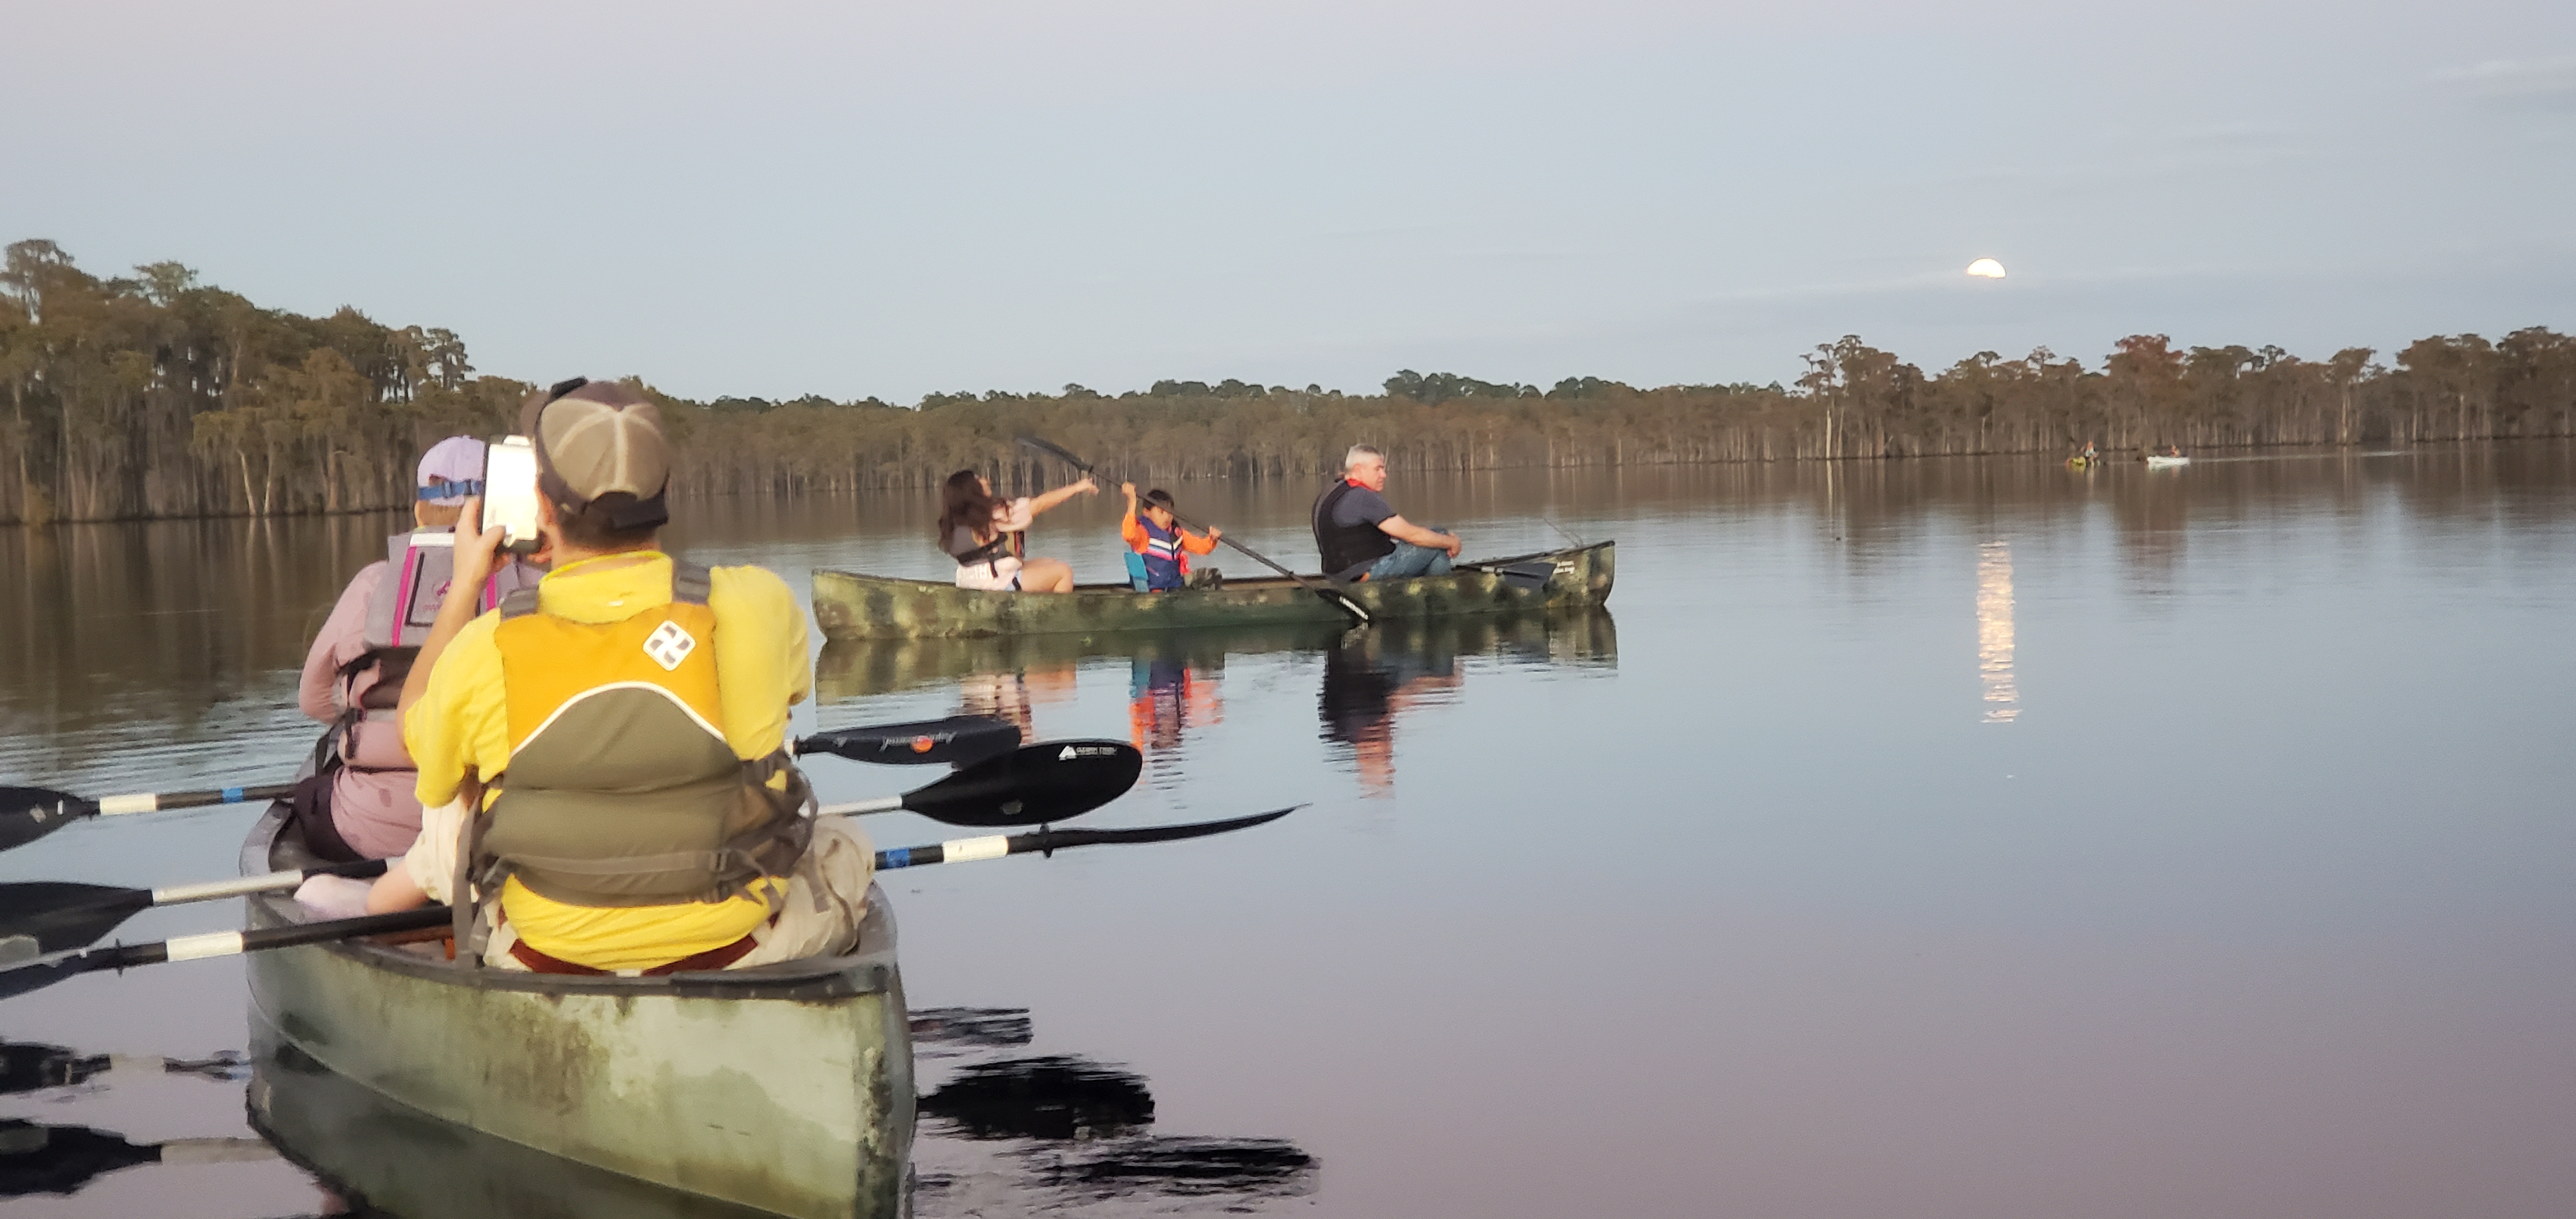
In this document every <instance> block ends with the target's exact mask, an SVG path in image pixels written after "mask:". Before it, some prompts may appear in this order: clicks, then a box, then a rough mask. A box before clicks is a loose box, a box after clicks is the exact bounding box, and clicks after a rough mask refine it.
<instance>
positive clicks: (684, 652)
mask: <svg viewBox="0 0 2576 1219" xmlns="http://www.w3.org/2000/svg"><path fill="white" fill-rule="evenodd" d="M696 650H698V641H697V640H695V639H692V638H690V637H689V633H688V632H687V631H685V630H682V629H681V627H680V624H679V623H676V622H665V623H663V624H662V625H660V626H658V627H655V628H653V633H652V634H651V635H650V636H647V637H646V638H645V640H644V654H645V655H647V656H650V657H652V658H653V663H655V664H657V665H660V666H662V671H663V672H665V673H668V672H670V671H672V670H675V669H677V668H679V667H680V662H681V661H683V660H687V659H688V658H689V653H691V652H694V651H696Z"/></svg>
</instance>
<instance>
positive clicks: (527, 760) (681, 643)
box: [471, 560, 814, 906]
mask: <svg viewBox="0 0 2576 1219" xmlns="http://www.w3.org/2000/svg"><path fill="white" fill-rule="evenodd" d="M708 581H709V577H708V573H707V569H705V568H703V567H699V566H697V565H695V564H688V563H681V562H679V561H677V560H674V561H673V562H672V564H671V602H670V604H668V605H660V606H654V607H652V608H649V609H646V610H643V611H641V612H639V613H637V614H635V615H634V616H632V617H629V618H624V619H621V620H619V621H616V622H604V623H590V622H575V621H572V620H570V619H567V618H560V617H556V616H554V615H552V614H548V613H545V612H544V611H543V610H541V609H540V608H538V604H537V590H536V589H533V588H530V589H524V590H521V591H519V592H515V593H512V594H511V595H510V596H509V597H507V598H505V599H504V600H503V602H502V605H501V622H500V624H499V626H498V628H497V629H496V630H494V632H493V642H494V643H495V644H496V645H497V647H498V648H499V650H500V653H501V675H502V689H503V698H504V701H505V702H506V704H507V711H508V719H509V733H510V768H509V771H508V772H507V773H506V774H504V775H503V776H501V778H500V780H499V782H498V783H497V786H498V787H499V789H500V795H499V796H498V797H496V798H495V799H494V800H493V801H492V803H491V806H490V807H489V809H488V810H487V811H486V812H485V813H484V814H483V816H482V817H480V818H478V819H477V826H478V832H477V834H476V843H475V846H474V848H473V850H472V852H471V854H472V856H473V859H474V862H473V864H472V869H473V871H474V872H475V873H477V874H479V876H480V883H481V885H482V887H483V889H484V891H485V892H497V891H498V888H499V882H500V881H501V880H502V879H503V878H504V877H507V876H515V877H517V878H518V880H519V883H521V884H523V885H526V886H527V887H528V888H529V889H530V890H532V891H534V892H535V893H536V894H537V895H539V896H541V897H545V898H548V899H551V900H553V901H557V902H564V903H568V904H572V905H580V906H657V905H670V904H675V903H679V902H690V901H720V900H723V899H725V898H727V897H731V896H735V895H737V894H740V893H742V892H744V891H746V890H747V889H748V887H749V886H750V885H751V883H752V882H754V881H756V880H758V879H759V878H761V877H780V876H785V875H787V874H788V873H789V871H791V870H792V869H793V868H794V867H795V864H796V861H797V859H798V858H800V857H801V856H803V855H804V853H805V848H806V844H807V843H808V842H809V841H810V840H811V838H812V836H813V826H814V823H813V817H812V815H811V813H812V809H813V807H814V798H813V791H812V789H811V788H810V787H809V786H807V784H806V782H805V778H804V776H803V775H802V774H801V773H799V772H798V771H797V770H796V768H795V766H794V764H793V763H792V762H791V761H789V760H788V757H787V754H786V752H785V751H784V750H780V751H778V752H775V753H772V754H770V755H769V756H767V757H764V758H758V759H750V760H745V759H742V758H738V757H736V756H734V752H733V747H732V746H730V745H728V744H727V743H726V742H725V733H724V710H723V703H722V700H720V699H719V698H718V697H717V693H716V691H717V682H718V680H719V677H720V675H719V674H718V673H717V672H716V662H715V649H714V648H713V647H712V646H710V645H711V644H712V643H713V641H714V639H715V631H716V629H717V625H718V624H717V622H716V617H715V612H714V611H713V610H712V609H710V608H708V606H707V590H708Z"/></svg>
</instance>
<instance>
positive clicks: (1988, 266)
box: [1968, 258, 2004, 279]
mask: <svg viewBox="0 0 2576 1219" xmlns="http://www.w3.org/2000/svg"><path fill="white" fill-rule="evenodd" d="M1968 274H1970V275H1974V276H1976V277H1977V278H1979V279H2002V278H2003V277H2004V264H2002V263H1999V262H1996V261H1995V260H1994V259H1991V258H1980V259H1978V260H1977V261H1975V262H1972V263H1969V264H1968Z"/></svg>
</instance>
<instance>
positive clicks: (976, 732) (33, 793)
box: [0, 715, 1034, 851]
mask: <svg viewBox="0 0 2576 1219" xmlns="http://www.w3.org/2000/svg"><path fill="white" fill-rule="evenodd" d="M1019 743H1020V730H1019V728H1018V727H1017V726H1016V725H1014V724H1011V723H1010V722H1008V721H1006V720H997V719H993V718H991V717H989V716H981V715H958V716H951V717H949V718H947V719H944V720H924V721H921V722H918V723H908V724H880V725H877V726H875V727H871V728H833V729H827V730H825V731H822V732H817V733H815V734H814V735H812V736H809V737H805V738H803V739H801V740H799V741H797V742H796V752H797V753H799V754H807V755H810V754H817V753H827V754H831V755H832V756H834V757H840V758H848V759H851V760H853V761H859V762H904V763H923V762H953V763H967V762H976V761H980V760H982V759H985V758H989V757H992V756H993V755H994V754H997V753H1000V752H1001V751H1003V750H1005V749H1008V748H1010V747H1011V746H1013V745H1017V744H1019ZM294 790H295V785H294V784H292V783H273V784H269V785H267V786H264V787H217V788H207V789H205V790H202V791H173V792H137V793H134V794H132V795H124V796H100V797H98V798H96V799H91V798H90V797H87V796H75V795H73V794H71V793H70V792H63V791H55V790H54V789H52V788H49V787H0V851H5V850H8V849H9V848H11V847H20V846H25V845H27V844H28V843H30V842H34V841H35V840H37V839H39V838H42V837H44V836H45V835H47V834H50V833H53V832H54V831H55V830H58V829H61V828H62V827H64V826H66V825H69V824H71V823H72V822H75V821H83V820H87V819H89V818H91V817H114V816H120V815H123V814H126V813H150V812H158V811H161V810H164V809H176V808H205V807H208V806H211V805H217V804H242V803H247V802H251V801H260V800H276V799H281V798H283V797H285V796H287V795H289V794H291V793H292V792H293V791H294ZM957 824H960V825H990V824H997V823H994V822H985V821H961V822H958V823H957ZM1032 824H1034V823H1032Z"/></svg>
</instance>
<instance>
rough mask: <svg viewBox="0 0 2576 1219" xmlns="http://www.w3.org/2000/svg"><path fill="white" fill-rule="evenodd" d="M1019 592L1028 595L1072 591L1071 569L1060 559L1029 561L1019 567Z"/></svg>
mask: <svg viewBox="0 0 2576 1219" xmlns="http://www.w3.org/2000/svg"><path fill="white" fill-rule="evenodd" d="M1020 591H1022V592H1029V593H1069V592H1072V591H1073V568H1072V566H1071V565H1069V564H1067V563H1066V562H1065V561H1064V560H1062V559H1030V560H1027V561H1026V562H1024V563H1022V564H1021V565H1020Z"/></svg>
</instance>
